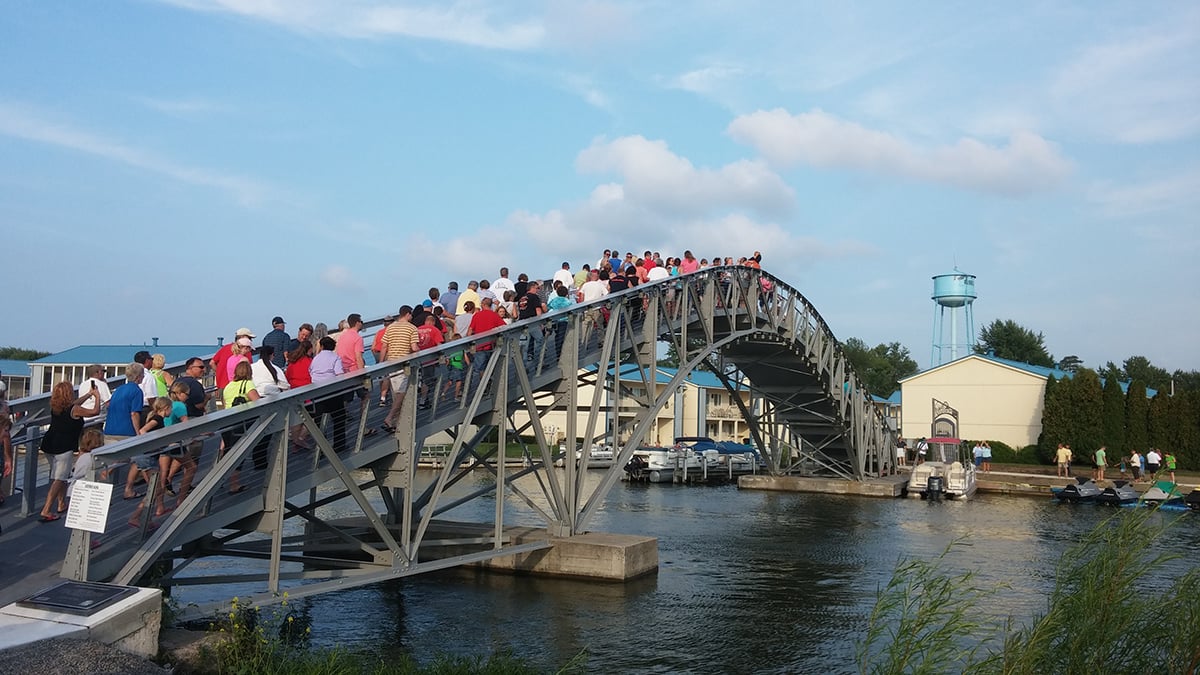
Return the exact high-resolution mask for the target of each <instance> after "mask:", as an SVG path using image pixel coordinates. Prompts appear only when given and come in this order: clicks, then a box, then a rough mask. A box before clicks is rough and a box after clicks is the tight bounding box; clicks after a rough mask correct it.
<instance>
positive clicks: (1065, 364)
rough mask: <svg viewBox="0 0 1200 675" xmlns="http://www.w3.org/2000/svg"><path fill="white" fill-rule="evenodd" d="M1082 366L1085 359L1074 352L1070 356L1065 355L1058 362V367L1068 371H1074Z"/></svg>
mask: <svg viewBox="0 0 1200 675" xmlns="http://www.w3.org/2000/svg"><path fill="white" fill-rule="evenodd" d="M1082 367H1083V359H1081V358H1079V357H1078V356H1075V355H1074V354H1072V355H1070V356H1064V357H1062V360H1061V361H1059V362H1058V369H1059V370H1064V371H1066V372H1068V373H1073V372H1075V371H1077V370H1079V369H1080V368H1082Z"/></svg>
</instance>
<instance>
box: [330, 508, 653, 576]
mask: <svg viewBox="0 0 1200 675" xmlns="http://www.w3.org/2000/svg"><path fill="white" fill-rule="evenodd" d="M331 524H333V525H335V526H336V527H337V528H339V529H341V530H344V531H347V532H353V533H354V534H355V535H356V536H360V537H362V538H363V539H364V540H367V541H371V542H372V543H375V544H378V543H379V542H378V541H377V539H376V538H375V536H374V534H373V533H372V532H371V528H370V525H369V523H368V522H367V520H366V518H363V517H352V518H339V519H336V520H333V521H331ZM390 530H391V532H392V535H393V536H394V537H396V538H399V537H400V530H399V528H396V527H392V528H390ZM492 536H493V528H492V527H491V526H490V525H486V524H482V523H467V522H460V521H446V520H435V521H433V522H431V523H430V525H429V529H428V531H427V532H426V534H425V541H426V543H425V544H423V545H422V546H421V550H420V554H419V557H420V559H421V560H439V559H444V558H450V557H454V556H459V555H469V554H476V553H483V552H486V551H487V550H488V549H490V548H491V544H490V542H489V540H490V538H491V537H492ZM308 538H309V541H310V542H311V543H312V544H314V545H320V546H321V547H322V549H321V550H322V551H323V552H324V553H326V554H335V555H336V554H337V552H338V547H340V546H341V545H343V544H344V542H342V540H340V539H337V538H334V537H330V536H328V534H327V533H324V532H320V531H318V530H314V529H310V530H309V532H308ZM463 538H468V539H470V538H474V539H476V540H477V541H478V542H479V543H477V544H470V545H464V544H449V545H447V544H445V543H444V542H448V541H455V540H461V539H463ZM503 541H504V543H505V544H506V545H510V546H516V545H521V544H531V543H540V542H545V544H546V546H545V547H544V548H540V549H538V550H534V551H528V552H525V553H520V554H515V555H507V556H500V557H496V558H490V559H488V560H484V561H482V562H476V563H470V565H471V566H474V567H477V568H480V569H486V570H491V571H495V572H504V573H509V574H533V575H537V576H547V577H566V578H574V579H592V580H595V581H608V582H617V583H620V582H624V581H630V580H632V579H636V578H638V577H642V576H645V575H648V574H655V573H657V572H658V539H655V538H654V537H644V536H639V535H630V534H611V533H607V532H586V533H583V534H577V535H575V536H571V537H556V536H550V535H549V534H548V533H547V531H546V528H542V527H528V526H509V527H506V528H504V532H503ZM330 547H333V548H330ZM340 553H341V554H344V555H348V556H354V555H357V554H359V553H361V552H360V551H359V550H358V548H357V547H351V546H346V548H345V549H343V550H341V551H340Z"/></svg>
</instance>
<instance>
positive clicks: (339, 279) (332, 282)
mask: <svg viewBox="0 0 1200 675" xmlns="http://www.w3.org/2000/svg"><path fill="white" fill-rule="evenodd" d="M321 281H322V282H323V283H325V284H327V285H329V286H332V287H333V288H336V289H337V290H339V291H354V292H357V291H361V290H363V288H364V286H363V285H362V283H360V282H359V281H358V280H357V279H356V278H355V277H354V274H353V273H352V272H351V271H350V269H349V268H348V267H344V266H342V265H330V266H328V267H326V268H325V269H323V270H321Z"/></svg>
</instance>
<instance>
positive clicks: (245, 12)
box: [160, 0, 546, 50]
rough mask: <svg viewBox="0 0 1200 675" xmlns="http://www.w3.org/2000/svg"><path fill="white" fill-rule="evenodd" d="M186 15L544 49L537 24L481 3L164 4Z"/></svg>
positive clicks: (219, 0) (366, 35) (193, 0)
mask: <svg viewBox="0 0 1200 675" xmlns="http://www.w3.org/2000/svg"><path fill="white" fill-rule="evenodd" d="M160 1H161V2H165V3H167V4H171V5H175V6H177V7H182V8H185V9H191V10H197V11H207V12H221V13H227V14H235V15H238V16H242V17H246V18H251V19H257V20H259V21H266V22H268V23H273V24H277V25H280V26H284V27H286V28H288V29H290V30H294V31H297V32H302V33H311V34H322V35H335V36H338V37H344V38H355V39H378V38H387V37H409V38H417V39H424V40H436V41H441V42H451V43H456V44H463V45H468V46H471V47H481V48H486V49H503V50H528V49H534V48H536V47H539V46H540V45H541V44H542V43H543V41H544V38H545V32H546V31H545V27H544V26H543V25H542V23H541V22H540V21H537V20H518V21H507V22H506V21H503V20H499V19H497V18H495V17H494V16H493V15H492V12H489V11H488V10H487V9H486V8H482V9H481V6H480V4H479V3H472V2H457V3H453V4H451V5H450V6H449V7H397V6H394V5H390V4H386V3H381V2H371V1H364V0H286V1H283V0H160Z"/></svg>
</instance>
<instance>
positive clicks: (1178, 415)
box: [1164, 391, 1200, 469]
mask: <svg viewBox="0 0 1200 675" xmlns="http://www.w3.org/2000/svg"><path fill="white" fill-rule="evenodd" d="M1164 449H1168V448H1164ZM1169 449H1170V450H1171V451H1172V452H1174V453H1175V459H1176V460H1177V461H1178V462H1179V468H1181V469H1195V468H1196V467H1198V466H1200V392H1198V391H1181V392H1179V393H1177V394H1176V395H1175V396H1172V397H1171V440H1170V446H1169Z"/></svg>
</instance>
